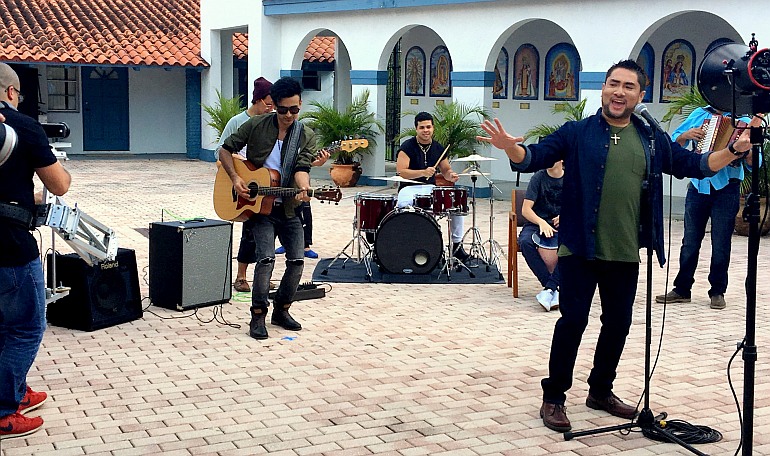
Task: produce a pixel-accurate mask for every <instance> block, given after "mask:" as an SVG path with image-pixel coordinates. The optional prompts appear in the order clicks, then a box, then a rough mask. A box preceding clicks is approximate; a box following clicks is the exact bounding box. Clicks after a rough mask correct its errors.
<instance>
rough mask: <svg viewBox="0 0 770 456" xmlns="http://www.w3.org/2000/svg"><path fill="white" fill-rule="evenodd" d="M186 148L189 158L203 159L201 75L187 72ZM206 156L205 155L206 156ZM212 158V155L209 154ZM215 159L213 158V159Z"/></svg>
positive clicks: (196, 72)
mask: <svg viewBox="0 0 770 456" xmlns="http://www.w3.org/2000/svg"><path fill="white" fill-rule="evenodd" d="M184 79H185V130H186V133H185V136H186V138H185V148H186V154H187V158H199V157H201V156H202V155H201V131H202V124H203V121H202V120H201V74H200V72H198V71H195V70H194V69H187V70H185V74H184ZM204 155H205V154H204ZM209 156H210V157H212V154H209ZM212 158H213V157H212Z"/></svg>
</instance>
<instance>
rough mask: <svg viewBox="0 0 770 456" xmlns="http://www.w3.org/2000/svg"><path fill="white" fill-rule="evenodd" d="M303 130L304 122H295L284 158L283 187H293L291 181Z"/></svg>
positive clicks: (282, 168)
mask: <svg viewBox="0 0 770 456" xmlns="http://www.w3.org/2000/svg"><path fill="white" fill-rule="evenodd" d="M303 130H304V126H303V125H302V122H300V121H299V120H296V121H294V125H293V126H292V127H291V132H290V133H289V140H288V141H287V144H286V155H285V156H284V157H283V163H282V164H281V187H293V185H292V184H291V182H290V180H291V177H292V175H293V174H292V170H293V169H294V165H295V164H296V163H297V157H299V140H300V138H301V137H302V131H303Z"/></svg>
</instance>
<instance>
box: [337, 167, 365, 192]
mask: <svg viewBox="0 0 770 456" xmlns="http://www.w3.org/2000/svg"><path fill="white" fill-rule="evenodd" d="M362 172H363V170H362V169H361V164H360V163H353V164H351V165H340V164H337V163H335V164H333V165H331V167H330V168H329V174H330V175H331V178H332V182H334V183H335V184H336V185H338V186H340V187H355V186H356V184H357V183H358V178H359V177H361V173H362Z"/></svg>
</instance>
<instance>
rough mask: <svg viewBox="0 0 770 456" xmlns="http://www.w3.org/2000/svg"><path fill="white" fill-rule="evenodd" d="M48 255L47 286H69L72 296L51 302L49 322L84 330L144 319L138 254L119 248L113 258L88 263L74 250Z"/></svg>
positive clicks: (93, 329) (48, 314)
mask: <svg viewBox="0 0 770 456" xmlns="http://www.w3.org/2000/svg"><path fill="white" fill-rule="evenodd" d="M55 258H56V282H57V283H56V284H53V283H52V281H53V263H52V261H53V259H54V257H53V255H52V254H49V255H48V268H47V273H48V279H47V281H48V285H49V286H54V285H55V286H57V287H58V286H65V287H69V288H70V293H69V295H67V296H65V297H63V298H61V299H59V300H57V301H54V302H51V303H49V304H48V310H47V318H48V323H50V324H52V325H54V326H62V327H65V328H70V329H79V330H81V331H95V330H97V329H102V328H106V327H108V326H114V325H118V324H121V323H126V322H129V321H133V320H136V319H138V318H142V297H141V295H140V293H139V275H138V273H137V267H136V253H135V252H134V251H133V250H131V249H118V253H117V255H116V256H115V260H114V261H103V262H101V263H98V264H94V265H93V266H89V264H88V263H86V262H85V260H83V259H82V258H80V256H78V255H77V254H75V253H69V254H67V255H61V254H57V255H56V257H55Z"/></svg>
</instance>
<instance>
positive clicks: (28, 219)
mask: <svg viewBox="0 0 770 456" xmlns="http://www.w3.org/2000/svg"><path fill="white" fill-rule="evenodd" d="M48 210H49V205H48V204H37V205H35V210H29V209H27V208H26V207H22V206H19V205H18V204H11V203H5V202H1V201H0V223H4V224H5V223H9V224H13V225H16V226H20V227H22V228H24V229H25V230H30V231H31V230H34V229H35V228H37V227H39V226H42V225H44V224H45V220H46V218H47V217H48Z"/></svg>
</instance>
